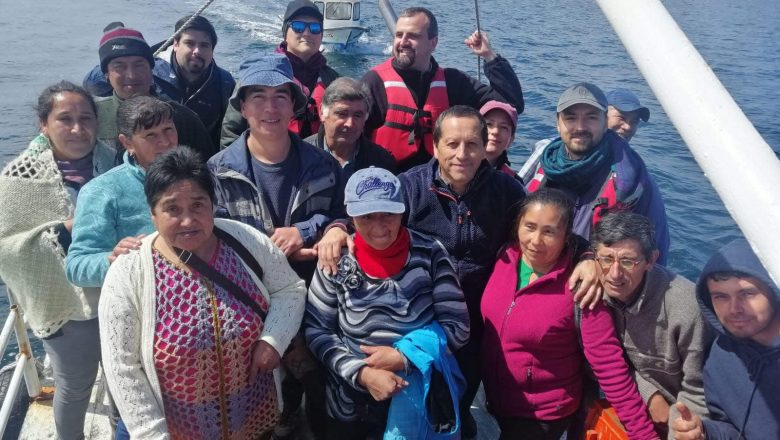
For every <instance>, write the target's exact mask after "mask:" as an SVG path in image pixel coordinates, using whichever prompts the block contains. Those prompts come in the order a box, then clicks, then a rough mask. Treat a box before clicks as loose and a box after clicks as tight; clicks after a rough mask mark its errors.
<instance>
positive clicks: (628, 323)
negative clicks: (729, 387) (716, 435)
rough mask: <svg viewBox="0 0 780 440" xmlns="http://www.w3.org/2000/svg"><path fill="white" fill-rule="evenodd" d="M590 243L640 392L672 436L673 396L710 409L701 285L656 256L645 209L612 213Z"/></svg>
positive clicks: (702, 411)
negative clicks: (706, 395)
mask: <svg viewBox="0 0 780 440" xmlns="http://www.w3.org/2000/svg"><path fill="white" fill-rule="evenodd" d="M591 243H592V245H593V247H594V251H595V253H596V261H598V263H599V265H600V266H601V268H602V273H601V282H602V285H603V286H604V290H605V292H606V296H605V301H606V303H607V305H609V307H610V311H611V312H612V318H613V321H614V323H615V332H616V333H617V335H618V338H620V341H621V342H622V344H623V348H624V349H625V351H626V355H627V356H628V359H629V361H630V363H631V365H632V366H633V372H634V378H635V380H636V382H637V386H638V388H639V393H640V394H641V395H642V397H643V398H644V400H645V402H646V403H647V409H648V411H649V413H650V417H651V418H652V420H653V423H655V427H656V432H657V433H658V434H659V436H661V437H667V436H669V438H672V437H671V436H670V435H669V421H670V420H671V421H673V420H675V419H676V415H677V412H676V411H677V410H676V409H675V407H674V406H673V404H674V403H675V402H678V401H680V402H684V403H685V404H686V405H687V406H688V408H690V409H691V411H693V412H694V413H695V414H697V415H698V416H700V417H706V416H707V414H708V413H707V407H706V405H705V402H704V386H703V381H702V366H703V363H704V358H705V352H706V350H707V347H708V346H709V344H710V342H711V340H712V336H711V333H710V331H709V328H708V327H707V325H706V324H705V322H704V318H703V317H702V314H701V311H700V310H699V306H698V303H697V301H696V287H695V285H694V284H693V283H692V282H690V281H688V280H687V279H685V278H683V277H681V276H679V275H677V274H675V273H673V272H671V271H669V270H668V269H666V268H664V267H663V266H660V265H658V264H655V262H656V260H657V258H658V249H657V248H656V245H655V232H654V230H653V225H652V223H651V222H650V220H649V219H648V218H647V217H645V216H643V215H639V214H635V213H631V212H618V213H613V214H608V215H606V216H605V217H604V218H603V219H602V220H601V222H600V223H599V224H598V225H597V226H596V227H595V228H594V230H593V234H592V235H591ZM648 330H649V331H648ZM670 413H672V414H670Z"/></svg>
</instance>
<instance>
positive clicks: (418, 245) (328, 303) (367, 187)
mask: <svg viewBox="0 0 780 440" xmlns="http://www.w3.org/2000/svg"><path fill="white" fill-rule="evenodd" d="M401 194H402V193H401V182H400V181H399V180H398V179H397V178H396V177H395V176H394V175H393V174H392V173H390V172H389V171H387V170H384V169H382V168H374V167H371V168H365V169H362V170H359V171H357V172H355V174H353V175H352V177H350V179H349V181H348V182H347V185H346V189H345V196H344V201H345V204H346V206H347V214H348V215H349V216H350V217H351V218H352V220H353V222H354V225H355V231H356V232H355V237H354V240H355V251H354V255H351V254H345V255H343V256H342V257H341V259H340V261H339V270H338V272H337V273H335V274H333V275H326V274H324V273H323V272H322V270H318V271H317V272H316V273H315V275H314V279H313V280H312V283H311V286H310V288H309V300H308V305H307V309H306V320H305V324H304V327H305V328H306V340H307V342H308V344H309V348H310V349H311V350H312V352H314V354H315V355H317V356H318V357H319V359H320V360H322V362H323V364H324V365H325V366H326V368H327V370H328V373H329V376H330V377H329V380H328V388H327V404H328V413H329V416H330V420H329V424H328V426H327V427H326V438H339V439H344V438H361V439H363V438H381V437H382V433H383V432H384V430H385V424H386V421H387V412H388V407H389V404H388V403H389V402H388V400H389V399H390V398H391V397H392V396H393V395H394V394H396V393H397V392H398V391H400V390H401V389H402V388H403V387H404V386H406V384H407V382H406V380H405V379H404V378H402V376H404V372H408V371H409V368H410V365H409V364H410V363H409V361H408V360H407V359H406V357H405V356H404V355H403V354H402V353H401V352H400V351H398V350H396V349H395V348H394V347H393V344H394V343H396V342H398V341H399V340H401V338H403V337H404V336H405V335H408V334H409V333H411V332H413V331H415V330H419V329H423V328H424V327H426V326H429V325H430V324H432V323H433V322H434V321H435V322H438V324H439V325H440V326H441V328H442V329H443V330H444V334H445V336H446V339H447V341H446V343H447V345H448V346H449V348H450V350H451V351H454V350H456V349H457V348H459V347H461V346H463V345H464V344H465V343H466V341H467V340H468V336H469V320H468V313H467V311H466V304H465V302H464V299H463V292H462V291H461V289H460V287H459V285H458V281H457V277H456V276H455V270H454V268H453V266H452V263H450V261H449V256H448V254H447V251H446V250H444V247H443V246H442V245H441V244H440V243H439V242H438V241H436V240H434V239H432V238H430V237H427V236H425V235H422V234H419V233H417V232H415V231H410V230H408V229H406V228H405V227H403V226H401V220H402V214H403V213H404V211H405V210H406V206H405V205H404V203H403V199H402V195H401ZM345 436H347V437H345Z"/></svg>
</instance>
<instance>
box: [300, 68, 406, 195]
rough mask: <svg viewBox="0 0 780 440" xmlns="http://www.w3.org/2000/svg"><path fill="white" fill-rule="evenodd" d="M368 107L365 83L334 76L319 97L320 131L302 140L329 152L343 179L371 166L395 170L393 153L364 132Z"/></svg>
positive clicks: (368, 97)
mask: <svg viewBox="0 0 780 440" xmlns="http://www.w3.org/2000/svg"><path fill="white" fill-rule="evenodd" d="M370 108H371V96H370V92H369V91H368V89H367V88H366V86H365V85H363V84H361V83H360V82H359V81H356V80H354V79H352V78H347V77H341V78H337V79H335V80H334V81H333V82H332V83H330V85H329V86H328V88H327V89H325V94H324V95H323V97H322V105H321V107H320V121H322V125H320V129H319V132H318V133H316V134H313V135H311V136H309V137H308V138H306V139H305V140H306V142H308V143H310V144H312V145H315V146H317V147H320V148H322V149H324V150H325V151H328V152H330V154H331V155H332V156H333V157H334V158H335V159H336V160H337V161H338V162H339V164H340V165H341V169H342V180H343V181H344V182H346V181H347V180H349V177H350V176H351V175H352V174H354V173H355V171H357V170H362V169H363V168H368V167H371V166H375V167H378V168H384V169H386V170H388V171H390V172H392V173H395V159H393V156H392V155H391V154H390V153H388V152H387V150H385V149H384V148H382V147H380V146H379V145H377V144H375V143H373V142H371V141H370V140H368V138H367V137H366V136H365V135H363V127H364V126H365V125H366V119H368V110H369V109H370Z"/></svg>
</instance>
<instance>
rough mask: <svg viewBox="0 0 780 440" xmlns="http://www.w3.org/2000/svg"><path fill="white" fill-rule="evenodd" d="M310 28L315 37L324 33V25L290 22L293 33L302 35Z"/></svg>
mask: <svg viewBox="0 0 780 440" xmlns="http://www.w3.org/2000/svg"><path fill="white" fill-rule="evenodd" d="M307 27H308V28H309V32H311V33H312V34H314V35H317V34H320V33H322V23H317V22H313V23H307V22H305V21H298V20H295V21H291V22H290V28H292V30H293V32H295V33H296V34H302V33H303V31H305V30H306V28H307Z"/></svg>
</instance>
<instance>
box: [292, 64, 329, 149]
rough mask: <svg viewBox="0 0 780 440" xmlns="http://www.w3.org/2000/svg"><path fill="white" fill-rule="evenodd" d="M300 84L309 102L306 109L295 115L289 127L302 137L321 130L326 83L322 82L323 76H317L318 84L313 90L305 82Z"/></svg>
mask: <svg viewBox="0 0 780 440" xmlns="http://www.w3.org/2000/svg"><path fill="white" fill-rule="evenodd" d="M299 84H300V83H299ZM300 85H301V88H302V89H303V94H304V95H305V96H306V97H307V101H308V103H307V104H306V108H305V109H304V111H302V112H300V114H296V115H295V117H294V118H293V119H292V120H291V121H290V125H289V126H288V127H287V128H288V129H289V130H290V131H292V132H293V133H295V134H298V135H300V136H301V137H308V136H310V135H312V134H315V133H317V132H318V131H319V130H320V106H321V105H322V97H323V95H325V83H324V82H322V78H317V84H315V85H314V89H313V90H311V91H309V90H308V89H307V87H305V86H303V84H300ZM306 126H308V132H307V130H306V129H305V127H306Z"/></svg>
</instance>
